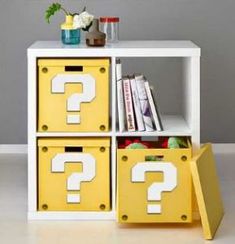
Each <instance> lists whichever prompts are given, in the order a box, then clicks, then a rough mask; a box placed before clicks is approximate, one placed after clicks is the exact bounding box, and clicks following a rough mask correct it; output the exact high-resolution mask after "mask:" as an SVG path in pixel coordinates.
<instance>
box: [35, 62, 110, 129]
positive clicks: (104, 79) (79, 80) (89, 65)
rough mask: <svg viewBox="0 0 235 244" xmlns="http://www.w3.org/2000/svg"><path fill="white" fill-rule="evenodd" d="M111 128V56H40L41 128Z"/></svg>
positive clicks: (39, 114)
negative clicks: (99, 57)
mask: <svg viewBox="0 0 235 244" xmlns="http://www.w3.org/2000/svg"><path fill="white" fill-rule="evenodd" d="M108 130H109V59H107V58H106V59H39V60H38V131H40V132H83V131H86V132H87V131H89V132H102V131H108Z"/></svg>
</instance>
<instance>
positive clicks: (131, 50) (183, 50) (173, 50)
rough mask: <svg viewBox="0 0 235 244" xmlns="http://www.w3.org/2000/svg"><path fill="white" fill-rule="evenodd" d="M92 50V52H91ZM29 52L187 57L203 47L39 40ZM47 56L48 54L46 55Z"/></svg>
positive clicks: (187, 43) (182, 43) (179, 43)
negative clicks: (90, 45)
mask: <svg viewBox="0 0 235 244" xmlns="http://www.w3.org/2000/svg"><path fill="white" fill-rule="evenodd" d="M91 50H92V52H91ZM28 52H29V53H34V54H37V55H38V56H40V55H44V56H45V55H46V54H48V56H52V55H54V56H59V55H65V54H67V55H68V56H79V55H84V56H123V57H124V56H126V57H128V56H136V57H137V56H146V57H147V56H156V57H157V56H166V57H187V56H200V54H201V49H200V48H199V47H198V46H197V45H196V44H194V43H193V42H191V41H173V40H169V41H163V40H161V41H160V40H159V41H157V40H151V41H147V40H145V41H119V42H117V43H112V44H107V45H105V47H87V46H86V44H85V43H81V44H79V45H63V44H62V43H61V42H60V41H37V42H35V43H34V44H32V45H31V46H30V47H29V48H28ZM46 56H47V55H46Z"/></svg>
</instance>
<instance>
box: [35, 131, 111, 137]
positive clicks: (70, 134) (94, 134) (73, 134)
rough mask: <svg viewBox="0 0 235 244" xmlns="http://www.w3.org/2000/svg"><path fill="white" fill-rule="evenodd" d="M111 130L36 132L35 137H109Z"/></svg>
mask: <svg viewBox="0 0 235 244" xmlns="http://www.w3.org/2000/svg"><path fill="white" fill-rule="evenodd" d="M112 135H113V133H112V132H104V133H100V132H37V133H36V136H37V137H110V136H112Z"/></svg>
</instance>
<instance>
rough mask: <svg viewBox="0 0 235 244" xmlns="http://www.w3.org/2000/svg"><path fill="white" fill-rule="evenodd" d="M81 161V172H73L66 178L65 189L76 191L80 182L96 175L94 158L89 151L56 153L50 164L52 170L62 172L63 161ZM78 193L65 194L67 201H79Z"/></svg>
mask: <svg viewBox="0 0 235 244" xmlns="http://www.w3.org/2000/svg"><path fill="white" fill-rule="evenodd" d="M66 162H69V163H78V162H81V163H82V166H83V167H82V168H83V170H82V171H83V172H81V173H73V174H71V175H70V176H69V177H68V179H67V190H70V191H78V190H80V188H81V182H87V181H91V180H92V179H94V177H95V175H96V164H95V158H94V157H93V156H92V155H91V154H89V153H58V154H57V155H56V156H55V157H54V158H53V159H52V164H51V171H52V172H64V171H65V163H66ZM80 202H81V198H80V194H71V193H69V194H67V203H80Z"/></svg>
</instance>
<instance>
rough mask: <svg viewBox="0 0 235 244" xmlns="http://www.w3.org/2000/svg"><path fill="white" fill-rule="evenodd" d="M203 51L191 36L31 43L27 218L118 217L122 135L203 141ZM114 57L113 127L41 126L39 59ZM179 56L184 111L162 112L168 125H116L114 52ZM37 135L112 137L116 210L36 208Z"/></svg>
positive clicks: (195, 147)
mask: <svg viewBox="0 0 235 244" xmlns="http://www.w3.org/2000/svg"><path fill="white" fill-rule="evenodd" d="M200 54H201V50H200V48H199V47H198V46H196V45H195V44H194V43H193V42H191V41H119V42H118V43H115V44H110V45H106V46H105V47H102V48H91V47H87V46H86V45H84V44H80V45H78V46H65V45H63V44H61V42H59V41H39V42H36V43H34V44H33V45H32V46H31V47H29V49H28V218H29V219H67V220H68V219H69V220H72V219H80V220H82V219H89V220H98V219H103V220H105V219H106V220H107V219H110V220H114V219H115V215H116V211H115V209H116V204H115V203H116V145H117V144H116V139H117V137H124V136H128V137H129V136H189V137H191V141H192V145H193V151H194V153H195V152H196V151H197V150H198V149H199V147H200ZM92 57H94V58H95V57H106V58H107V57H108V58H110V60H111V78H110V82H111V105H110V106H111V108H112V110H111V111H112V112H111V116H112V122H111V129H110V131H109V132H107V133H99V132H97V133H89V132H87V133H86V132H74V133H68V132H64V133H63V132H61V133H53V132H47V133H39V132H37V99H38V98H37V82H38V81H37V59H38V58H92ZM122 57H123V58H125V57H156V58H161V57H179V58H183V71H184V72H183V73H184V77H183V87H182V89H183V98H182V99H183V114H182V115H174V116H169V115H163V116H162V120H163V125H164V131H161V132H158V131H155V132H123V133H122V132H119V131H118V129H117V128H116V120H117V117H116V112H117V111H116V89H115V88H116V75H115V64H116V58H122ZM39 137H110V138H111V139H112V143H111V177H112V183H111V187H112V191H111V194H112V210H111V211H110V212H87V211H86V212H85V211H84V212H81V211H80V212H74V211H73V212H59V211H53V212H49V211H48V212H46V211H44V212H42V211H41V212H40V211H38V208H37V138H39Z"/></svg>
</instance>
